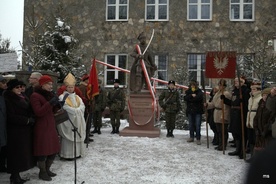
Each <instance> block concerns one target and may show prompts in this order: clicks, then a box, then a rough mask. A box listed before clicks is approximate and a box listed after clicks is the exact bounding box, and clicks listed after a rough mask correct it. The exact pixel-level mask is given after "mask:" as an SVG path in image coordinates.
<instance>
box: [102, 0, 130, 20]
mask: <svg viewBox="0 0 276 184" xmlns="http://www.w3.org/2000/svg"><path fill="white" fill-rule="evenodd" d="M106 19H107V21H127V20H128V0H107V1H106Z"/></svg>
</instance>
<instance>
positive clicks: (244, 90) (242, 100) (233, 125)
mask: <svg viewBox="0 0 276 184" xmlns="http://www.w3.org/2000/svg"><path fill="white" fill-rule="evenodd" d="M244 82H245V80H244V79H242V78H241V79H240V85H239V80H238V78H235V81H234V89H233V90H232V97H231V100H229V99H227V98H224V96H223V95H222V98H223V99H224V103H225V104H226V105H229V106H230V124H229V131H230V132H232V135H233V137H234V140H235V143H236V150H235V151H233V152H229V153H228V155H230V156H235V155H236V156H239V158H240V159H242V158H244V155H243V149H242V139H243V136H244V138H246V137H247V136H246V135H245V133H246V131H245V129H246V126H245V123H246V117H247V112H248V100H249V98H250V90H249V88H248V87H247V86H246V85H244ZM239 86H240V87H241V95H240V89H239ZM241 104H242V106H241ZM241 108H243V111H242V112H243V125H242V119H241V118H242V117H241ZM242 126H243V130H244V132H243V133H242ZM245 142H246V141H245Z"/></svg>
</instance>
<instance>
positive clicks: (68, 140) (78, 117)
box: [57, 73, 86, 160]
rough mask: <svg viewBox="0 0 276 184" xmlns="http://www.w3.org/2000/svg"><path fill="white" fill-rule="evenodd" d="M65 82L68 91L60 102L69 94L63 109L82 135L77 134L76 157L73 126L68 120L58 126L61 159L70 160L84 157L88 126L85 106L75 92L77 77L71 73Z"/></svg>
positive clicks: (62, 95)
mask: <svg viewBox="0 0 276 184" xmlns="http://www.w3.org/2000/svg"><path fill="white" fill-rule="evenodd" d="M63 82H64V85H65V86H66V90H65V91H64V92H63V94H61V95H60V96H59V100H60V101H62V100H63V97H64V95H66V94H69V95H68V97H67V98H66V100H65V103H64V106H63V109H64V110H66V111H67V113H68V115H69V118H70V120H71V122H72V123H73V124H74V126H75V127H76V128H77V131H78V132H79V133H80V135H81V137H80V136H79V135H78V133H77V132H76V155H74V131H72V129H73V126H72V124H71V123H70V121H69V120H67V121H65V122H63V123H61V124H59V125H58V126H57V129H58V132H59V135H60V136H61V150H60V157H61V158H63V159H69V160H70V159H73V158H75V156H76V158H79V157H81V156H83V155H84V150H85V144H84V139H85V133H86V131H85V130H86V124H85V119H84V110H85V106H84V103H83V101H82V99H81V98H80V97H79V96H78V95H76V93H75V92H74V91H75V84H76V80H75V77H74V76H73V75H72V74H71V73H69V74H68V75H67V76H66V77H65V79H64V81H63Z"/></svg>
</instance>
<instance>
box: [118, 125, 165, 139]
mask: <svg viewBox="0 0 276 184" xmlns="http://www.w3.org/2000/svg"><path fill="white" fill-rule="evenodd" d="M119 135H120V136H129V137H130V136H137V137H149V138H156V137H159V136H160V129H159V128H153V129H152V130H138V129H136V130H135V129H130V127H125V128H124V129H123V130H121V131H120V133H119Z"/></svg>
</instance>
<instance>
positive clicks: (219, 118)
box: [204, 79, 231, 151]
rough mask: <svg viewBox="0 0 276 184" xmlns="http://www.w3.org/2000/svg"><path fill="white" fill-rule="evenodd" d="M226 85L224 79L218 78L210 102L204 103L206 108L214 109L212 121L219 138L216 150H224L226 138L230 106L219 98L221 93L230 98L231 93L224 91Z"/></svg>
mask: <svg viewBox="0 0 276 184" xmlns="http://www.w3.org/2000/svg"><path fill="white" fill-rule="evenodd" d="M226 86H227V84H226V80H224V79H220V80H219V83H218V87H219V91H218V92H217V93H216V94H215V96H214V97H213V100H212V101H211V102H207V103H204V105H205V107H207V109H214V122H215V123H216V127H217V131H218V140H219V144H218V146H217V147H215V149H216V150H218V151H223V150H225V148H226V145H227V140H228V130H227V127H228V123H229V119H230V116H229V112H230V108H229V106H228V105H225V104H224V103H223V99H222V98H221V96H222V95H224V99H225V98H227V99H230V98H231V94H230V93H229V92H228V91H226Z"/></svg>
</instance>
